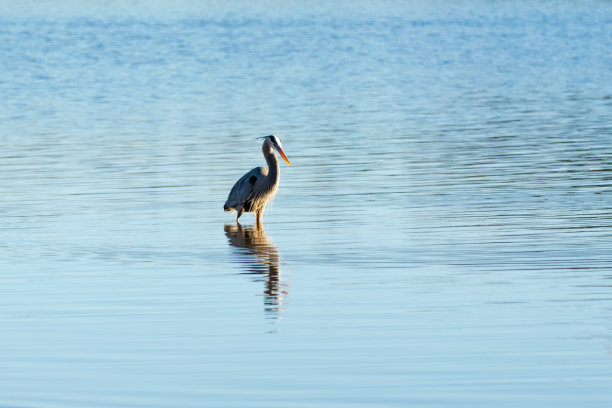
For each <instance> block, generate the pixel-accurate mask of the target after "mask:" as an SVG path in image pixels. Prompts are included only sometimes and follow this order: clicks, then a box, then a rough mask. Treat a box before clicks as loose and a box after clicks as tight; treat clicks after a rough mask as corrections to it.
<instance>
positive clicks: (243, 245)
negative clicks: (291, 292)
mask: <svg viewBox="0 0 612 408" xmlns="http://www.w3.org/2000/svg"><path fill="white" fill-rule="evenodd" d="M225 235H226V236H227V238H228V239H229V244H230V245H231V246H233V247H236V248H239V249H243V250H246V251H240V255H242V256H241V258H243V259H242V260H241V261H242V262H243V263H244V264H245V266H246V269H247V272H245V273H246V274H252V275H259V276H263V278H264V281H265V285H266V286H265V289H264V308H265V311H266V313H270V314H274V315H275V316H278V314H279V313H281V312H282V311H283V296H286V295H288V292H286V291H283V290H282V289H283V288H284V287H285V285H283V283H282V282H281V280H280V253H279V251H278V248H277V247H276V246H274V244H272V243H271V242H270V241H269V240H268V238H267V237H266V235H265V233H264V230H263V227H262V226H261V224H258V225H254V226H253V225H247V226H242V225H240V224H239V223H238V224H236V225H231V224H225Z"/></svg>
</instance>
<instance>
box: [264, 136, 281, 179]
mask: <svg viewBox="0 0 612 408" xmlns="http://www.w3.org/2000/svg"><path fill="white" fill-rule="evenodd" d="M261 150H262V151H263V155H264V157H265V158H266V163H268V177H270V178H271V179H272V180H274V181H276V180H278V171H279V166H278V159H277V158H276V155H275V154H274V150H272V148H271V147H269V146H266V145H264V146H262V148H261Z"/></svg>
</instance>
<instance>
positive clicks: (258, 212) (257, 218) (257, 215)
mask: <svg viewBox="0 0 612 408" xmlns="http://www.w3.org/2000/svg"><path fill="white" fill-rule="evenodd" d="M262 212H263V211H261V210H260V211H257V212H256V213H255V214H256V215H255V217H256V220H257V221H256V222H257V226H258V227H261V213H262Z"/></svg>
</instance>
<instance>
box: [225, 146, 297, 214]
mask: <svg viewBox="0 0 612 408" xmlns="http://www.w3.org/2000/svg"><path fill="white" fill-rule="evenodd" d="M261 150H262V152H263V155H264V157H265V158H266V162H267V163H268V168H267V169H266V168H265V167H255V168H254V169H253V170H251V171H249V172H248V173H246V174H245V175H244V176H242V177H241V178H240V179H239V180H238V181H237V182H236V184H234V187H232V190H231V191H230V193H229V196H228V197H227V201H226V202H225V205H224V206H223V209H224V210H225V211H226V212H227V211H237V212H238V216H237V217H236V221H238V219H239V218H240V216H241V215H242V214H243V213H244V212H245V211H246V212H253V213H255V215H256V219H257V224H261V216H262V214H263V211H264V209H265V207H266V204H267V203H268V200H270V198H272V197H273V196H274V194H275V193H276V190H277V189H278V180H279V165H278V159H277V158H276V155H275V154H274V150H276V151H278V152H279V153H280V155H281V156H282V157H283V159H285V161H286V162H287V164H289V165H291V163H289V160H288V159H287V156H285V153H284V152H283V149H282V145H281V141H280V139H279V138H278V137H276V136H274V135H270V136H266V137H265V138H264V142H263V145H262V146H261Z"/></svg>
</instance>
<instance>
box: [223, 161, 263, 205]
mask: <svg viewBox="0 0 612 408" xmlns="http://www.w3.org/2000/svg"><path fill="white" fill-rule="evenodd" d="M267 175H268V169H266V168H265V167H255V168H254V169H253V170H251V171H249V172H248V173H247V174H245V175H244V176H242V177H240V179H239V180H238V181H237V182H236V184H234V187H232V191H230V193H229V196H228V197H227V201H226V202H225V209H226V211H227V210H231V209H235V210H240V209H241V208H242V207H243V206H244V204H245V203H246V202H247V201H248V200H249V199H250V198H251V197H252V196H253V193H254V191H255V186H256V185H257V182H258V181H260V180H261V179H262V178H263V177H265V176H267Z"/></svg>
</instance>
